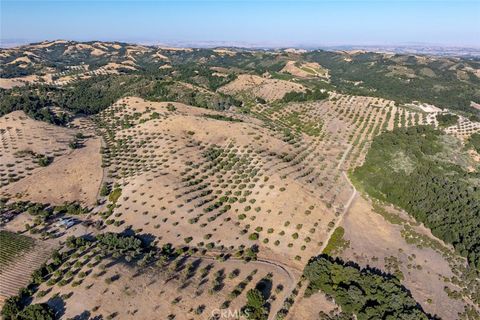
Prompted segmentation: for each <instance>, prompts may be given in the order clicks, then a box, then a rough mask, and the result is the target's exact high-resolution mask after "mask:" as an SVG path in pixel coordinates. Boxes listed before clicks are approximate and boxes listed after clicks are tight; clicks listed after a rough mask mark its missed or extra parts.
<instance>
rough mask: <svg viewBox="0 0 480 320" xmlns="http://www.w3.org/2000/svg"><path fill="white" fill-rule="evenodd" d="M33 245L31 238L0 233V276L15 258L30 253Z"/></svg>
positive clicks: (5, 232)
mask: <svg viewBox="0 0 480 320" xmlns="http://www.w3.org/2000/svg"><path fill="white" fill-rule="evenodd" d="M34 244H35V241H34V240H33V239H32V238H29V237H26V236H22V235H19V234H15V233H12V232H8V231H4V230H2V231H0V268H1V269H0V274H2V273H3V270H4V268H5V267H6V266H8V265H9V264H11V263H12V261H14V260H15V259H16V258H18V257H20V256H22V255H23V254H25V253H26V252H28V251H30V250H31V249H32V248H33V246H34Z"/></svg>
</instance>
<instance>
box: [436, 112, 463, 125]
mask: <svg viewBox="0 0 480 320" xmlns="http://www.w3.org/2000/svg"><path fill="white" fill-rule="evenodd" d="M437 121H438V125H439V126H440V127H450V126H453V125H455V124H457V122H458V116H457V115H455V114H451V113H440V114H437Z"/></svg>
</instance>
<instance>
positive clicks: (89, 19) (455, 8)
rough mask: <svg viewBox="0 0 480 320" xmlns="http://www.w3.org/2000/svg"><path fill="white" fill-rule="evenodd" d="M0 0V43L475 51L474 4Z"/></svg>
mask: <svg viewBox="0 0 480 320" xmlns="http://www.w3.org/2000/svg"><path fill="white" fill-rule="evenodd" d="M0 2H1V30H0V33H1V34H0V38H1V39H2V40H3V41H5V42H6V41H12V40H14V41H18V40H20V41H22V40H23V41H39V40H47V39H49V40H52V39H72V40H119V41H132V42H155V43H171V42H176V41H179V42H183V43H185V42H192V43H198V42H203V41H214V42H221V41H226V42H229V43H237V44H241V43H250V44H264V45H274V46H287V45H310V46H315V45H342V44H353V45H382V44H383V45H390V44H412V43H429V44H440V45H461V46H475V47H479V46H480V27H479V25H480V22H479V21H480V0H474V1H462V0H457V1H434V0H430V1H412V0H397V1H396V0H377V1H361V0H356V1H341V0H340V1H338V0H337V1H323V0H317V1H315V0H310V1H240V0H238V1H234V0H226V1H205V0H196V1H181V0H180V1H178V0H177V1H153V0H152V1H126V0H123V1H114V0H110V1H94V0H86V1H62V0H57V1H42V0H36V1H24V0H0Z"/></svg>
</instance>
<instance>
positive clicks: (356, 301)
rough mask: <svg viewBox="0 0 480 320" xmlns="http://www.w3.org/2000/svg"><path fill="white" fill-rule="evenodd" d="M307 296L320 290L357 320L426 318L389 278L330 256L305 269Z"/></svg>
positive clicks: (318, 259) (394, 279)
mask: <svg viewBox="0 0 480 320" xmlns="http://www.w3.org/2000/svg"><path fill="white" fill-rule="evenodd" d="M304 276H305V277H306V279H307V280H308V281H309V285H308V287H307V290H306V291H305V295H306V296H310V295H312V294H314V293H315V292H317V291H319V290H321V291H322V292H324V293H325V294H327V295H330V296H331V297H333V298H334V299H335V302H336V303H337V304H338V305H340V307H341V308H342V311H343V312H345V313H347V314H354V315H355V316H356V317H357V319H359V320H364V319H372V320H373V319H391V320H393V319H404V320H407V319H409V320H410V319H411V320H420V319H428V317H427V315H426V314H425V313H424V312H423V310H422V309H421V308H420V307H419V306H418V304H417V302H416V301H415V300H414V299H413V298H412V296H411V294H410V292H409V291H408V290H407V289H406V288H405V287H403V286H402V285H401V283H400V281H399V280H398V279H397V278H395V277H392V276H388V275H383V274H380V273H379V271H378V270H374V269H370V268H366V269H360V268H359V267H358V266H356V265H353V264H348V263H344V262H343V261H341V260H339V259H337V260H334V259H332V258H330V257H329V256H326V255H322V256H319V257H316V258H313V259H312V260H311V261H310V262H309V263H308V264H307V266H306V267H305V270H304Z"/></svg>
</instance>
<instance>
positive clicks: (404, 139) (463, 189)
mask: <svg viewBox="0 0 480 320" xmlns="http://www.w3.org/2000/svg"><path fill="white" fill-rule="evenodd" d="M457 152H458V153H460V151H459V150H453V151H452V150H450V149H448V148H447V147H446V146H445V144H444V142H443V134H442V133H441V132H440V131H437V130H434V129H432V128H431V127H428V126H419V127H411V128H408V129H405V128H402V129H396V130H394V131H392V132H385V133H383V134H381V135H379V136H377V137H376V138H375V139H374V141H373V143H372V146H371V148H370V150H369V152H368V154H367V157H366V159H365V163H364V164H363V165H362V166H361V167H359V168H357V169H356V170H355V171H354V173H353V178H354V179H355V180H357V181H359V182H360V183H361V184H362V186H363V188H364V189H365V191H366V192H367V193H369V194H370V195H371V196H373V197H375V198H378V199H380V200H383V201H387V202H390V203H393V204H395V205H397V206H399V207H401V208H403V209H405V210H406V211H407V212H408V213H410V214H411V215H413V216H414V217H415V218H416V219H417V220H419V221H420V222H423V223H425V225H426V226H427V227H429V228H430V229H431V230H432V233H433V234H434V235H435V236H437V237H439V238H440V239H443V240H444V241H446V242H448V243H451V244H453V245H454V247H455V248H456V249H457V250H458V251H459V252H460V253H461V254H462V255H464V256H466V257H468V260H469V261H470V262H471V263H473V264H474V265H476V266H477V267H480V214H479V213H480V186H479V185H478V181H479V180H478V178H479V173H478V172H476V171H474V172H468V171H466V169H465V168H464V167H462V166H460V165H459V164H457V163H455V162H454V161H453V160H454V159H456V158H457V157H458V154H456V153H457ZM451 159H453V160H451Z"/></svg>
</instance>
